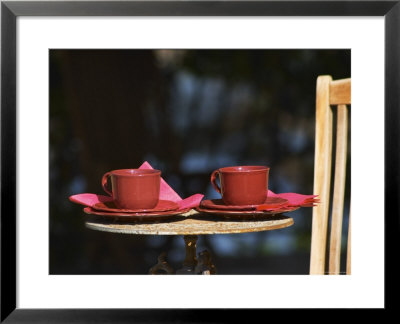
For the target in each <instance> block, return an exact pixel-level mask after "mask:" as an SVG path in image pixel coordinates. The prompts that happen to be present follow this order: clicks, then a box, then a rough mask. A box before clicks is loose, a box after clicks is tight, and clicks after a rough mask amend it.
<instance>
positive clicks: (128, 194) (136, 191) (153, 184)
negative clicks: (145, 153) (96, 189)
mask: <svg viewBox="0 0 400 324" xmlns="http://www.w3.org/2000/svg"><path fill="white" fill-rule="evenodd" d="M108 177H110V178H111V185H112V190H111V191H110V190H109V189H108V188H107V180H108ZM160 178H161V171H160V170H148V169H121V170H114V171H110V172H107V173H106V174H105V175H104V176H103V178H102V180H101V185H102V186H103V189H104V191H105V192H106V193H108V194H109V195H110V196H111V197H113V199H114V203H115V205H116V206H117V207H118V208H121V209H151V208H154V207H156V205H157V204H158V200H159V195H160Z"/></svg>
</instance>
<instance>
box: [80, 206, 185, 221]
mask: <svg viewBox="0 0 400 324" xmlns="http://www.w3.org/2000/svg"><path fill="white" fill-rule="evenodd" d="M190 209H191V208H186V209H181V210H169V211H161V212H147V213H141V212H140V213H122V212H106V211H99V210H96V209H93V208H92V207H85V208H84V209H83V211H84V212H85V213H86V214H89V215H97V216H105V217H113V218H124V219H125V218H126V219H136V220H153V219H161V218H162V219H163V218H168V217H171V216H176V215H180V214H184V213H186V212H188V211H189V210H190Z"/></svg>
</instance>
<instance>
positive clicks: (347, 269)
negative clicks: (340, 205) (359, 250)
mask: <svg viewBox="0 0 400 324" xmlns="http://www.w3.org/2000/svg"><path fill="white" fill-rule="evenodd" d="M350 208H351V207H350ZM350 213H351V210H350ZM350 213H349V230H348V234H347V262H346V274H348V275H349V274H351V218H350V216H351V215H350Z"/></svg>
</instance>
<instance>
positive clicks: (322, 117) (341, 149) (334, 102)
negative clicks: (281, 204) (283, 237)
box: [310, 75, 351, 274]
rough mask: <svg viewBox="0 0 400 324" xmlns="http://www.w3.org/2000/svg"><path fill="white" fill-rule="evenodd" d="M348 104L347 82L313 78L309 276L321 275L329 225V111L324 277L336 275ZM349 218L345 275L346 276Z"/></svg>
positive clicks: (338, 256) (342, 200) (320, 77)
mask: <svg viewBox="0 0 400 324" xmlns="http://www.w3.org/2000/svg"><path fill="white" fill-rule="evenodd" d="M350 104H351V79H350V78H349V79H341V80H334V81H333V80H332V77H331V76H328V75H323V76H319V77H318V78H317V96H316V123H315V158H314V194H318V195H319V199H320V203H319V204H318V206H317V207H314V208H313V220H312V236H311V258H310V274H325V273H326V271H325V254H326V250H327V245H326V244H327V232H328V222H329V203H330V188H331V164H332V129H333V128H332V127H333V125H332V123H333V111H334V110H336V111H337V126H336V127H337V131H336V160H335V170H334V171H335V173H334V184H333V199H332V213H331V227H330V228H331V231H330V244H329V270H328V272H327V273H328V274H339V271H340V250H341V239H342V221H343V204H344V192H345V180H346V158H347V129H348V107H347V106H346V105H350ZM350 239H351V235H350V215H349V228H348V245H347V264H346V273H347V274H350V267H351V260H350V256H351V245H350V243H351V242H350Z"/></svg>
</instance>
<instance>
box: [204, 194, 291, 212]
mask: <svg viewBox="0 0 400 324" xmlns="http://www.w3.org/2000/svg"><path fill="white" fill-rule="evenodd" d="M287 203H288V200H287V199H283V198H279V197H267V199H266V200H265V202H264V203H262V204H260V205H262V206H263V207H264V206H265V209H271V210H273V209H278V208H281V207H283V206H285V205H286V204H287ZM260 205H240V206H235V205H225V204H224V202H223V201H222V199H212V200H203V201H201V202H200V208H204V209H213V210H214V209H218V210H229V211H233V210H253V211H254V210H255V209H257V207H258V206H260Z"/></svg>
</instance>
